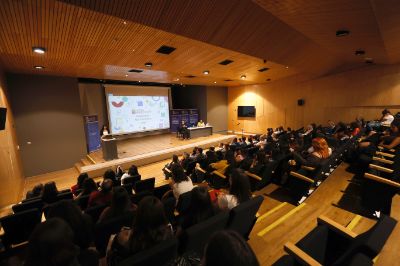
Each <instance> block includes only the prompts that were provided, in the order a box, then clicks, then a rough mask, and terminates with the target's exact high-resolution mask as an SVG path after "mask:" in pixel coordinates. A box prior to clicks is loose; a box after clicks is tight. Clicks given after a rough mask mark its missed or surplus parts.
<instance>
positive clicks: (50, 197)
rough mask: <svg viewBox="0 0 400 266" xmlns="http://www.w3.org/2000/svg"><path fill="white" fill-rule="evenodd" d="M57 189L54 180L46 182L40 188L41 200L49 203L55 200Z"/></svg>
mask: <svg viewBox="0 0 400 266" xmlns="http://www.w3.org/2000/svg"><path fill="white" fill-rule="evenodd" d="M57 195H58V189H57V186H56V183H55V182H54V181H51V182H47V183H46V184H45V185H44V187H43V190H42V195H41V197H42V200H43V202H44V203H47V204H51V203H53V202H56V201H57Z"/></svg>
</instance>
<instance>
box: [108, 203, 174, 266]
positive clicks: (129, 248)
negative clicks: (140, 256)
mask: <svg viewBox="0 0 400 266" xmlns="http://www.w3.org/2000/svg"><path fill="white" fill-rule="evenodd" d="M172 235H173V233H172V230H171V226H170V224H169V223H168V220H167V217H166V216H165V212H164V206H163V204H162V203H161V201H160V200H159V199H157V198H156V197H154V196H147V197H145V198H143V199H142V200H141V201H140V202H139V206H138V209H137V212H136V216H135V219H134V221H133V224H132V227H131V228H125V229H123V230H122V231H121V232H120V233H118V234H117V235H116V236H115V237H114V239H112V240H111V241H112V244H111V250H110V251H109V252H108V254H107V257H108V258H107V259H108V261H109V262H110V261H111V262H112V263H114V264H115V265H116V264H118V260H119V261H121V260H123V259H125V258H127V257H129V256H130V255H133V254H136V253H138V252H140V251H143V250H146V249H149V248H151V247H153V246H155V245H157V244H158V243H160V242H162V241H164V240H167V239H169V238H171V237H172Z"/></svg>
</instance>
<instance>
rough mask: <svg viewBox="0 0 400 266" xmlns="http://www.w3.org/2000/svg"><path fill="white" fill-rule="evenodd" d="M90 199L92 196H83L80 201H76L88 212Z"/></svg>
mask: <svg viewBox="0 0 400 266" xmlns="http://www.w3.org/2000/svg"><path fill="white" fill-rule="evenodd" d="M89 197H90V194H87V195H83V196H81V197H79V198H78V199H76V202H77V204H78V206H79V208H81V210H82V211H84V210H86V208H87V205H88V202H89Z"/></svg>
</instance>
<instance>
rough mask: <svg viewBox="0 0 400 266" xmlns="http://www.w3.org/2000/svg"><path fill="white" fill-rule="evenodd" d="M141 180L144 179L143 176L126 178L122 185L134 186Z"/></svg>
mask: <svg viewBox="0 0 400 266" xmlns="http://www.w3.org/2000/svg"><path fill="white" fill-rule="evenodd" d="M141 178H142V176H141V175H134V176H129V177H126V178H124V179H123V180H122V185H126V184H132V185H133V186H134V185H135V183H136V182H138V181H140V180H141Z"/></svg>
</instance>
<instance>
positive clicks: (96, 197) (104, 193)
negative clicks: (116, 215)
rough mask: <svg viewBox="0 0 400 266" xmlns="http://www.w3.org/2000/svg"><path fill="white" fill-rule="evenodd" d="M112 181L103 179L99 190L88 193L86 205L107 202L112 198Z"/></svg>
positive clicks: (90, 205)
mask: <svg viewBox="0 0 400 266" xmlns="http://www.w3.org/2000/svg"><path fill="white" fill-rule="evenodd" d="M112 188H113V182H112V180H111V179H104V180H103V182H102V183H101V189H100V191H93V192H92V193H90V196H89V201H88V207H92V206H94V205H103V204H109V203H110V202H111V199H112Z"/></svg>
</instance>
